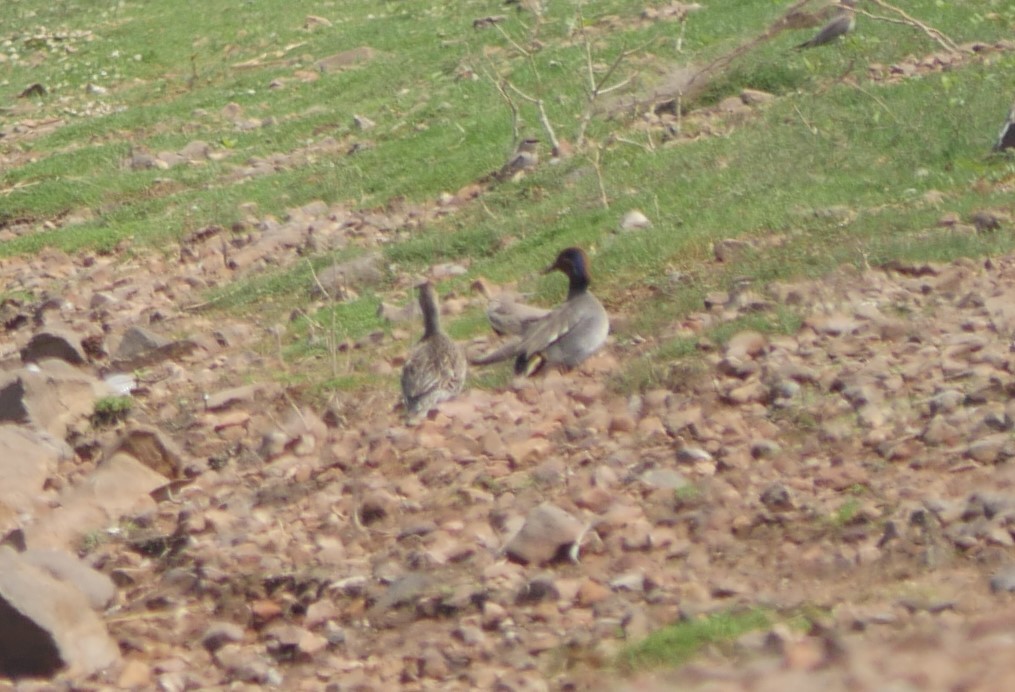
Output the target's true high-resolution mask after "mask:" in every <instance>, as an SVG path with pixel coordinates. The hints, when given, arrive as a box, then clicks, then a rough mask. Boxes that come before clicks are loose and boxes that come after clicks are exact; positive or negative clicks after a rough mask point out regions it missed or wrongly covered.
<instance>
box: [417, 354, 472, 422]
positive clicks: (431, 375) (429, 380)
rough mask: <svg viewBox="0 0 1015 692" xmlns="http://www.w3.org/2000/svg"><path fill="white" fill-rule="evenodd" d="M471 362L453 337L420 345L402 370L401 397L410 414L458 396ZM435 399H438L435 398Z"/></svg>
mask: <svg viewBox="0 0 1015 692" xmlns="http://www.w3.org/2000/svg"><path fill="white" fill-rule="evenodd" d="M467 371H468V363H467V362H466V360H465V355H464V353H462V350H461V349H460V348H459V347H458V344H456V343H455V342H454V341H452V340H451V339H450V338H446V337H445V338H443V339H435V340H432V341H428V342H426V343H424V344H421V345H420V346H418V347H417V348H416V349H415V350H414V351H413V352H412V354H411V355H410V357H409V360H407V361H406V362H405V366H404V367H403V368H402V397H403V399H404V401H405V407H406V409H407V410H408V411H410V412H412V411H414V410H418V409H421V408H422V406H421V402H424V401H431V402H432V403H436V402H437V401H440V400H441V399H444V398H447V397H449V396H451V395H452V394H457V393H458V392H460V391H461V390H462V387H463V386H464V384H465V378H466V375H467ZM435 397H436V398H435Z"/></svg>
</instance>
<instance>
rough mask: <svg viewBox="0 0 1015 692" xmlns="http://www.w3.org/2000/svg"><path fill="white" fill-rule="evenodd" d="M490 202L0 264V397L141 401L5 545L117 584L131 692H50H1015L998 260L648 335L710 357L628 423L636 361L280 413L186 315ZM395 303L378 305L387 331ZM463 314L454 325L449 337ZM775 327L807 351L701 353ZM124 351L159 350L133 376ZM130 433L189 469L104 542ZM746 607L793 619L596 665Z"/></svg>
mask: <svg viewBox="0 0 1015 692" xmlns="http://www.w3.org/2000/svg"><path fill="white" fill-rule="evenodd" d="M28 131H29V132H30V128H29V130H28ZM321 146H322V147H324V148H327V147H329V146H331V143H329V142H324V143H322V144H321ZM477 193H478V190H476V189H471V188H470V189H468V190H465V191H462V192H461V193H459V194H458V195H449V196H447V197H446V198H443V199H441V200H439V201H435V202H434V203H433V204H423V205H420V206H419V207H414V208H399V209H395V210H391V209H389V210H384V211H374V212H360V211H354V210H348V209H343V208H338V207H328V206H327V205H324V204H311V205H307V206H306V207H304V208H302V209H294V210H292V211H291V212H290V214H289V215H288V216H287V217H286V218H283V219H265V218H258V217H257V215H256V213H254V212H251V215H250V219H249V220H248V222H247V225H246V226H244V227H243V228H240V229H233V230H230V231H226V230H225V229H216V228H211V229H206V230H205V231H204V232H202V233H198V234H194V235H193V236H192V237H190V238H187V239H186V240H185V241H183V242H182V243H181V245H180V251H179V253H177V254H173V255H172V256H168V257H166V256H159V255H154V254H148V253H146V252H143V251H140V250H136V249H134V251H133V252H126V251H127V250H129V249H130V248H128V247H126V246H125V247H122V248H120V250H121V251H122V252H118V253H116V254H114V255H109V256H104V255H93V254H83V255H80V256H74V257H70V256H66V255H64V254H62V253H59V252H55V251H45V252H43V253H41V254H39V255H38V256H36V257H33V258H13V259H5V260H3V261H2V263H0V277H2V281H3V285H4V286H5V287H6V290H8V291H11V292H15V291H16V292H18V295H24V296H29V297H28V298H25V299H23V300H8V301H6V302H5V304H4V305H3V307H2V310H3V315H2V316H3V320H4V324H5V330H6V331H5V333H4V337H3V340H2V341H0V356H2V357H3V363H4V369H6V370H13V369H15V368H20V367H21V365H22V363H21V359H20V356H19V349H20V348H21V347H23V346H25V345H26V344H28V343H29V340H30V339H31V337H32V336H33V335H35V334H37V333H39V332H41V331H45V330H52V329H54V328H57V327H59V328H61V329H67V330H69V331H70V332H71V333H73V334H75V335H77V337H79V340H80V341H83V342H85V346H84V347H83V351H84V352H85V353H86V355H87V356H88V360H87V362H86V363H84V364H83V365H80V366H78V369H79V370H81V371H83V372H85V373H90V374H94V375H95V376H96V377H98V376H104V375H108V374H110V373H112V372H126V373H127V374H133V375H134V376H135V377H136V382H135V385H136V386H135V387H134V391H133V395H134V398H135V401H136V405H135V408H134V410H133V411H132V413H131V414H130V416H129V418H128V420H127V421H125V422H120V423H118V424H115V425H113V426H112V427H104V428H96V427H94V426H93V425H92V424H91V423H90V422H89V421H88V419H87V417H85V416H78V417H77V418H76V419H74V420H71V421H70V422H69V423H68V425H67V432H66V436H65V439H66V440H67V441H68V442H69V443H70V444H71V446H72V447H73V450H74V453H73V455H71V457H69V458H67V459H65V460H64V461H63V462H61V464H60V465H59V468H57V469H56V470H55V472H54V473H53V474H52V475H51V477H50V478H49V479H48V480H47V482H46V485H45V490H44V492H43V493H42V494H41V496H40V501H39V502H38V503H37V504H36V506H35V509H34V511H33V513H32V514H31V515H29V516H19V517H18V520H17V521H18V525H20V526H21V527H22V528H24V529H25V530H26V531H27V533H28V535H29V538H31V536H32V532H31V529H32V527H33V526H40V525H45V526H47V527H48V531H49V533H48V534H47V535H50V536H52V537H54V538H53V540H54V541H55V542H56V543H61V542H62V544H63V546H64V547H68V548H71V549H73V550H75V551H77V552H79V554H80V555H81V556H82V558H83V559H84V560H85V561H86V562H87V563H88V564H90V565H91V566H92V567H94V568H95V569H96V570H98V571H100V572H102V573H104V574H106V575H109V576H110V577H112V579H113V581H114V582H115V583H116V585H117V594H116V602H115V605H114V606H113V607H111V608H109V609H107V610H105V612H104V613H103V614H102V619H103V620H104V621H105V623H106V626H107V627H108V629H109V631H110V633H111V634H112V636H113V638H114V640H115V641H116V643H117V644H118V645H119V648H120V651H121V653H122V657H123V660H122V662H121V663H119V664H117V665H116V666H114V667H112V668H110V669H109V670H107V671H104V672H102V673H100V674H98V675H96V676H93V677H92V678H91V679H89V680H80V679H69V678H68V676H66V675H64V676H58V678H57V681H58V682H59V683H61V684H64V683H66V684H67V686H68V687H78V686H80V687H83V688H86V689H87V688H91V687H93V686H94V687H102V686H104V685H112V686H115V687H119V688H133V689H150V688H158V689H164V690H183V689H207V688H214V687H217V686H223V687H225V686H228V687H230V688H231V689H232V688H243V687H244V686H249V687H251V688H253V687H256V686H278V687H284V688H285V689H325V688H326V689H333V690H349V689H362V690H366V689H377V690H382V689H392V688H395V687H399V686H401V687H404V688H407V689H442V690H443V689H500V690H524V689H672V688H674V687H678V688H680V689H685V688H698V687H701V688H704V689H724V690H725V689H731V690H740V689H745V690H769V689H771V690H791V689H800V690H812V689H819V688H822V689H830V690H836V689H850V690H867V689H870V690H885V689H892V690H909V689H912V690H927V689H950V690H951V689H962V690H974V689H983V690H997V689H1006V688H1015V663H1013V661H1015V657H1013V656H1012V654H1013V653H1015V603H1013V602H1012V596H1011V595H1010V592H1011V591H1013V590H1015V567H1012V566H1011V565H1012V552H1013V548H1015V538H1013V533H1015V466H1013V464H1012V461H1011V460H1012V458H1013V457H1015V436H1013V429H1015V422H1013V419H1015V404H1013V403H1012V402H1011V392H1012V391H1013V390H1015V382H1013V369H1015V362H1013V359H1015V356H1013V354H1012V335H1013V333H1015V258H1013V257H996V258H991V259H986V260H961V261H956V262H954V263H951V264H948V265H904V264H897V265H893V266H891V267H884V268H874V269H870V270H868V271H866V272H862V273H861V272H857V271H854V270H851V269H843V270H841V271H839V272H836V273H834V274H833V275H831V276H829V277H826V278H825V279H823V280H821V281H812V282H806V283H800V284H796V285H774V286H771V287H767V288H766V289H765V290H764V292H763V293H761V294H754V293H749V292H744V293H738V294H735V295H712V296H710V297H709V301H708V306H709V307H708V309H704V308H703V310H702V311H701V312H699V313H696V314H693V315H690V316H688V317H687V318H685V319H682V320H681V321H679V322H677V323H674V324H673V325H672V327H671V328H670V329H669V330H667V331H666V333H664V334H662V335H661V336H660V337H659V338H660V339H668V338H672V337H691V338H698V339H699V342H698V351H699V353H698V355H697V356H696V357H693V358H689V359H687V360H686V361H685V362H683V363H680V364H669V363H659V364H658V368H659V369H660V373H659V375H660V376H659V381H660V382H666V383H668V385H667V387H665V388H663V387H660V388H657V389H652V390H650V391H646V392H644V393H643V394H638V395H633V396H621V395H618V394H616V393H614V392H613V391H612V390H611V389H610V388H609V387H608V386H607V384H608V380H609V377H610V375H611V374H612V373H614V372H615V371H616V370H617V369H618V368H620V367H623V365H624V363H625V362H626V361H627V360H628V359H630V358H632V357H634V356H635V355H637V354H638V353H640V352H642V351H643V350H645V349H647V348H650V347H651V346H653V345H654V344H655V341H654V340H650V341H649V342H645V343H640V344H638V345H621V343H619V341H618V340H616V339H613V340H611V342H610V343H609V345H608V346H607V348H606V349H605V350H604V352H603V353H602V354H600V355H598V356H597V357H595V358H593V359H592V360H591V361H589V362H588V363H587V364H585V365H584V366H583V367H581V368H580V369H579V370H577V371H574V372H569V373H558V372H550V373H547V374H545V375H543V376H540V377H537V378H534V379H532V380H520V379H519V380H514V381H513V382H511V383H510V384H509V385H508V386H505V387H503V388H499V389H494V390H482V389H475V388H472V389H467V391H466V392H464V393H463V394H462V395H461V396H459V397H458V398H457V399H455V400H453V401H450V402H447V403H445V404H442V405H441V406H440V407H439V408H438V410H437V411H436V412H435V413H434V414H433V415H431V417H430V418H429V419H427V420H425V421H424V422H423V423H422V424H420V425H418V426H415V427H406V426H404V425H403V424H402V423H401V418H400V416H399V414H398V412H397V411H395V410H393V409H394V405H395V403H396V401H397V392H396V385H395V378H394V377H391V378H389V381H390V386H379V387H377V388H376V389H374V390H370V391H365V392H360V393H357V394H356V395H342V394H339V395H336V396H335V397H334V399H333V400H332V401H331V402H330V403H329V405H327V406H313V405H308V404H305V403H303V401H302V400H301V399H300V396H299V392H297V391H290V390H287V389H286V388H285V387H284V386H283V385H281V384H279V375H280V374H282V373H285V372H286V370H287V369H289V368H292V367H296V366H294V365H292V364H287V363H285V362H283V361H282V360H280V359H279V358H278V356H277V349H276V347H275V345H274V343H275V342H274V339H275V336H274V335H275V334H276V333H277V327H275V326H272V325H264V324H258V323H255V322H254V321H253V320H244V319H242V318H239V317H232V316H229V315H223V314H219V313H217V312H215V311H214V306H207V305H203V304H202V301H203V300H204V293H203V291H204V290H205V289H206V288H209V287H214V286H220V285H224V284H227V283H229V282H230V281H233V280H235V278H236V277H238V276H243V275H245V274H247V273H249V272H257V271H260V270H261V269H263V268H265V267H267V266H278V265H280V264H286V263H290V262H296V261H300V256H301V254H302V253H304V252H306V251H307V249H308V248H310V249H313V250H326V249H329V248H335V247H344V246H348V245H359V246H363V247H371V248H372V247H377V246H379V245H380V244H381V243H383V242H389V241H390V240H391V239H393V238H395V237H397V235H398V234H400V233H406V232H409V231H410V230H411V229H412V228H414V227H416V226H418V225H420V224H422V223H424V222H425V221H426V220H427V219H428V218H432V217H433V216H434V215H439V214H444V213H451V212H452V211H453V209H454V207H455V206H456V205H458V204H461V203H466V202H467V200H468V199H469V198H471V197H472V196H474V195H475V194H477ZM1005 224H1007V225H1008V226H1010V223H1009V222H1008V221H1007V220H1006V221H1005ZM26 225H27V224H26ZM26 230H27V229H26ZM938 230H939V232H941V233H953V232H975V231H972V230H971V229H967V228H961V229H959V228H957V227H949V226H942V227H941V228H940V229H938ZM986 232H1010V227H1002V228H1001V229H1000V230H997V229H994V230H990V231H986ZM361 269H362V268H361ZM358 271H359V270H356V269H355V268H350V269H349V272H350V273H347V274H341V272H339V274H338V277H337V278H335V277H332V279H333V280H334V281H335V282H336V285H339V284H340V286H338V288H341V289H342V290H341V291H340V290H338V288H336V285H328V286H321V285H320V284H315V285H308V286H307V287H306V290H307V292H308V293H310V292H313V291H315V290H316V291H319V292H321V294H322V295H323V294H327V295H334V296H336V297H337V296H339V295H340V294H341V295H348V293H347V291H355V290H356V281H358V280H372V279H371V277H372V276H373V275H372V274H371V273H370V271H369V270H367V273H366V274H360V273H357V272H358ZM440 271H454V268H446V267H444V268H440ZM353 274H354V275H355V276H353ZM435 275H436V278H437V280H438V281H439V279H440V272H437V271H435ZM319 278H320V277H319ZM409 285H410V277H396V281H395V288H396V292H395V293H393V294H392V295H391V300H392V301H396V302H397V301H398V300H400V301H401V303H402V304H405V303H406V302H407V301H408V298H407V292H406V289H407V287H408V286H409ZM322 289H323V291H322ZM343 291H346V292H345V293H343ZM398 291H401V293H398ZM479 300H480V299H479V298H474V297H471V296H452V297H450V298H449V300H447V301H446V303H445V309H446V313H447V314H446V317H445V319H446V320H448V321H451V320H453V319H454V316H455V314H457V313H459V312H460V311H461V310H462V309H464V308H466V307H468V306H469V305H470V304H472V303H473V302H474V301H477V302H478V301H479ZM782 306H785V307H787V308H788V309H790V310H792V311H794V312H796V313H798V314H799V315H800V316H801V317H802V319H803V326H802V327H801V329H800V330H799V331H798V332H797V333H795V334H790V335H784V336H783V335H776V336H766V335H762V334H758V333H753V332H742V333H739V334H736V335H735V336H734V337H733V338H732V339H731V340H730V341H729V342H728V343H727V344H725V345H717V344H714V343H711V342H709V341H707V340H706V339H704V338H701V337H700V335H701V334H702V333H703V332H704V330H706V329H707V328H708V327H711V326H714V325H716V324H719V323H722V322H725V321H729V320H733V319H736V318H739V317H743V316H744V315H746V314H749V313H754V312H757V311H772V310H775V309H777V308H780V307H782ZM408 325H411V322H404V323H401V324H400V325H399V326H397V327H396V328H395V329H394V330H393V334H392V336H391V337H387V336H384V335H383V334H377V335H371V336H370V337H368V338H365V339H363V340H362V341H361V342H358V343H345V344H340V345H339V344H336V345H335V348H334V349H333V350H334V352H335V354H336V358H337V359H340V360H341V361H342V363H343V364H344V366H345V367H351V368H359V369H364V370H369V371H371V372H375V373H378V374H381V375H384V374H390V373H395V372H397V370H398V368H399V367H400V363H401V361H400V356H401V355H403V354H404V353H405V352H406V351H408V349H409V347H410V345H411V338H412V337H411V335H412V334H414V333H418V329H417V328H415V327H412V326H408ZM132 327H144V328H145V329H150V330H152V331H154V332H157V333H158V334H161V335H163V336H165V337H167V339H168V343H167V344H165V345H163V346H160V347H158V348H154V349H149V350H147V351H142V353H141V355H132V356H131V357H130V358H128V357H126V356H124V357H122V358H120V359H119V361H117V358H118V355H117V354H120V355H123V354H124V353H125V352H123V351H122V350H121V349H120V342H121V340H122V339H123V337H124V335H125V334H126V333H128V330H130V329H131V328H132ZM484 345H486V344H485V343H476V344H472V345H471V347H473V348H480V347H482V346H484ZM139 426H148V427H147V428H143V429H146V430H151V429H153V428H154V429H155V430H157V431H158V434H159V435H160V436H161V439H164V440H167V441H168V443H169V444H171V446H172V447H173V448H174V451H172V452H171V453H170V452H162V453H160V454H156V455H155V456H156V457H158V458H159V459H162V458H164V457H171V458H172V459H173V460H174V463H177V464H178V468H177V469H176V470H175V472H174V471H173V470H170V471H166V472H165V473H164V474H163V475H165V481H166V483H165V484H163V485H161V486H160V487H159V488H157V489H156V490H154V491H152V492H151V493H150V494H148V495H145V496H144V497H142V498H140V500H139V501H137V502H134V503H133V506H132V508H131V510H130V511H129V512H127V513H125V515H124V516H123V517H122V518H120V519H119V520H118V521H116V522H113V523H106V524H104V525H101V526H98V525H95V526H92V525H87V524H82V523H77V522H76V521H75V519H76V517H74V518H62V517H64V514H63V513H64V510H65V509H66V507H65V499H66V498H67V497H68V495H67V493H68V492H70V491H73V490H74V489H75V488H78V487H81V486H83V485H87V483H88V482H89V479H90V478H92V477H94V475H95V474H96V473H98V471H99V470H101V468H102V466H103V464H104V463H106V461H107V459H108V457H109V456H110V450H111V449H113V448H115V446H116V445H117V443H118V442H122V441H123V440H125V439H133V438H131V431H137V430H138V429H139ZM128 447H129V446H128ZM127 452H128V455H130V454H133V456H134V457H136V458H138V459H139V460H141V461H146V458H145V457H146V455H145V454H144V453H142V452H140V451H137V450H136V449H134V450H132V449H129V448H128V450H127ZM146 463H147V461H146ZM174 475H175V476H178V477H177V478H173V476H174ZM100 500H101V498H100ZM4 519H5V520H6V518H5V517H4ZM9 528H11V527H10V526H7V525H5V531H6V530H7V529H9ZM754 607H760V608H764V609H766V611H767V612H768V613H770V615H771V616H772V618H773V620H775V621H783V620H785V622H780V623H779V624H775V625H773V626H772V627H770V628H768V629H766V630H762V631H759V632H754V633H750V634H747V635H744V636H742V637H740V638H739V639H737V640H736V641H735V642H733V643H731V644H730V645H728V646H724V647H716V648H706V649H705V650H703V651H702V652H701V654H700V655H699V656H698V657H697V658H695V659H694V660H693V662H692V663H691V664H689V665H687V666H685V667H683V668H681V669H678V670H676V671H668V670H664V671H649V672H635V673H630V672H625V671H620V670H618V669H617V668H616V667H615V666H614V665H613V660H614V655H615V654H616V653H617V652H618V651H619V650H620V649H621V648H622V647H624V646H625V645H626V644H628V643H629V642H632V641H638V640H639V639H641V638H643V637H644V636H646V635H647V634H648V633H649V632H651V631H653V630H654V629H656V628H658V627H660V626H663V625H666V624H670V623H674V622H677V621H680V620H686V619H694V618H700V617H704V616H707V615H709V614H713V613H718V612H725V611H729V610H734V611H737V610H740V609H747V608H754ZM805 619H806V621H808V622H811V623H812V625H811V626H810V628H809V629H802V628H799V627H795V626H791V625H789V624H786V623H787V622H795V623H799V622H802V621H804V620H805ZM51 684H52V683H50V682H45V683H38V686H40V687H46V686H49V685H51ZM2 685H3V683H0V686H2ZM21 686H22V687H24V688H29V689H30V688H33V687H35V686H36V683H30V682H27V683H26V682H22V683H21Z"/></svg>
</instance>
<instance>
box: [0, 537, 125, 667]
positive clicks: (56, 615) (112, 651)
mask: <svg viewBox="0 0 1015 692" xmlns="http://www.w3.org/2000/svg"><path fill="white" fill-rule="evenodd" d="M119 659H120V652H119V649H118V647H117V646H116V642H114V641H113V639H112V638H111V637H110V636H109V633H108V632H107V631H106V627H105V625H104V624H103V623H102V621H101V620H100V619H99V618H98V616H97V615H96V614H95V612H94V611H93V610H92V609H91V608H90V607H89V604H88V600H87V599H86V598H85V596H84V595H83V594H81V592H80V591H78V590H76V589H75V588H73V587H72V586H70V585H69V584H67V583H65V582H62V581H59V580H57V579H54V578H53V577H52V576H50V575H49V574H47V573H46V572H45V571H43V570H41V569H39V568H38V567H35V566H33V565H31V564H28V563H27V562H25V561H24V560H23V559H22V558H21V557H20V556H19V555H18V554H17V553H16V552H14V551H13V550H12V549H10V548H8V547H6V546H2V547H0V674H2V675H6V676H8V677H12V678H18V677H24V676H32V677H49V676H52V675H54V674H55V673H56V672H58V671H60V670H62V669H64V668H66V672H67V675H68V676H82V677H87V676H89V675H93V674H95V673H98V672H100V671H102V670H104V669H107V668H109V667H110V666H112V665H114V664H116V663H117V662H118V661H119Z"/></svg>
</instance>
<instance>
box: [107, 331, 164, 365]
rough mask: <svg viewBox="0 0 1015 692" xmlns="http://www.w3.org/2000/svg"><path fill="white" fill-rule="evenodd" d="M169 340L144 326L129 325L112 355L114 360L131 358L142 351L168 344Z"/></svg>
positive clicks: (145, 351)
mask: <svg viewBox="0 0 1015 692" xmlns="http://www.w3.org/2000/svg"><path fill="white" fill-rule="evenodd" d="M169 343H170V340H169V339H167V338H166V337H164V336H161V335H159V334H156V333H155V332H153V331H151V330H150V329H145V328H144V327H136V326H135V327H131V328H130V329H128V330H127V331H126V332H124V333H123V337H122V338H121V339H120V345H119V346H117V348H116V352H115V354H114V357H115V358H116V360H131V359H132V358H136V357H138V356H140V355H141V354H143V353H147V352H149V351H153V350H155V349H157V348H162V347H163V346H167V345H169Z"/></svg>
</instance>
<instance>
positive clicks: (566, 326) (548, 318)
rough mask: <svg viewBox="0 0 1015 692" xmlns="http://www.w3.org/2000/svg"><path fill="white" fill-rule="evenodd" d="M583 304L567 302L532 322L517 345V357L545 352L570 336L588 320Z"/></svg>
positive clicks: (574, 301)
mask: <svg viewBox="0 0 1015 692" xmlns="http://www.w3.org/2000/svg"><path fill="white" fill-rule="evenodd" d="M583 303H584V301H576V300H569V301H568V302H566V303H564V304H563V305H561V306H559V307H557V308H556V309H554V310H552V311H550V312H549V313H548V314H546V315H545V316H543V317H542V318H541V319H539V320H536V321H534V322H532V323H531V324H530V325H529V328H528V330H527V331H526V332H525V335H524V336H523V338H522V342H521V344H520V345H519V348H518V353H519V355H525V356H526V357H528V356H532V355H533V354H536V353H540V352H542V351H545V350H546V349H547V348H549V347H550V346H551V345H552V344H554V343H555V342H557V341H559V340H560V339H563V338H564V337H566V336H567V335H568V334H570V333H571V332H572V331H573V330H574V329H575V328H576V327H578V326H579V325H580V324H581V323H582V322H583V321H584V320H586V319H588V318H589V315H588V314H587V312H586V310H585V309H584V306H583Z"/></svg>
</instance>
